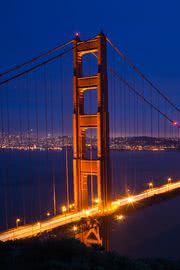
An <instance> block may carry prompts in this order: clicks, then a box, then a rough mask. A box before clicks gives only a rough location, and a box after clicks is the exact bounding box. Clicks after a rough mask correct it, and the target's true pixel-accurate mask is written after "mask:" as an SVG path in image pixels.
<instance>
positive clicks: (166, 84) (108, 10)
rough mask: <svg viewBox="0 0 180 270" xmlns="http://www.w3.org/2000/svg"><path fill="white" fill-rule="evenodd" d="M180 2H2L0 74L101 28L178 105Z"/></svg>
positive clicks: (58, 0) (174, 0)
mask: <svg viewBox="0 0 180 270" xmlns="http://www.w3.org/2000/svg"><path fill="white" fill-rule="evenodd" d="M179 10H180V2H179V1H178V0H171V1H167V0H164V1H162V0H156V1H155V0H151V1H149V0H147V1H145V0H144V1H143V0H136V1H134V0H126V1H121V0H119V1H118V0H111V1H107V0H104V1H103V0H99V1H93V0H91V1H85V0H84V1H82V0H80V1H72V0H70V1H63V0H51V1H50V0H31V1H23V0H6V1H5V0H4V1H3V0H2V1H1V9H0V25H1V28H0V31H1V33H0V34H1V45H0V47H1V50H0V72H2V71H4V70H6V69H7V68H9V67H11V66H13V65H15V64H18V63H21V62H22V61H24V60H25V59H28V58H30V57H33V56H35V55H38V54H39V53H41V52H43V51H45V50H46V49H49V48H51V47H53V46H55V45H56V44H58V43H61V42H64V41H66V40H68V39H71V38H73V34H74V32H75V31H79V32H80V33H81V37H82V39H83V38H88V37H90V36H92V35H94V34H96V33H98V32H99V31H100V30H103V31H104V32H105V33H106V34H107V35H108V36H109V37H111V39H112V40H113V41H114V42H115V43H116V44H118V45H119V47H120V48H121V49H122V50H123V52H124V53H125V54H126V55H128V57H129V58H130V59H131V60H132V61H133V62H134V63H135V64H136V65H137V66H138V67H139V68H140V69H141V70H142V71H143V72H144V73H145V74H147V75H148V76H149V77H150V78H151V79H152V80H153V81H154V82H156V83H157V85H158V86H160V87H161V89H163V91H164V92H165V93H166V94H167V95H168V96H171V97H172V100H173V101H175V102H176V103H180V95H179V86H180V65H179V62H180V51H179V48H180V35H179V26H180V16H179Z"/></svg>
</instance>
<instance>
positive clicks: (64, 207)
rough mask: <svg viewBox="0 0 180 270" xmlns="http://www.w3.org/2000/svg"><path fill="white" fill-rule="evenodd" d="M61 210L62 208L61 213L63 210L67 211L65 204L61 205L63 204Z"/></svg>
mask: <svg viewBox="0 0 180 270" xmlns="http://www.w3.org/2000/svg"><path fill="white" fill-rule="evenodd" d="M61 210H62V212H63V213H65V212H66V211H67V208H66V206H65V205H63V206H62V207H61Z"/></svg>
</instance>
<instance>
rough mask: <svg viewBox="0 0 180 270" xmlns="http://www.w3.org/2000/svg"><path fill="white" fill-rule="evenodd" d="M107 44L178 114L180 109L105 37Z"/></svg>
mask: <svg viewBox="0 0 180 270" xmlns="http://www.w3.org/2000/svg"><path fill="white" fill-rule="evenodd" d="M106 39H107V41H108V42H109V44H110V45H111V46H112V48H113V49H114V50H115V51H116V52H117V53H118V54H119V55H120V56H121V57H122V58H123V59H124V60H125V61H126V62H127V63H128V65H129V66H130V67H131V68H132V69H133V70H134V71H135V72H136V73H137V74H138V75H140V77H141V78H142V79H144V80H145V81H146V82H147V83H148V84H149V85H150V86H151V87H152V88H153V89H154V90H155V91H156V92H157V93H158V94H159V95H161V96H162V97H163V98H164V99H165V100H166V101H167V102H168V103H169V104H170V105H171V106H172V107H173V108H174V109H175V110H177V111H178V112H180V109H179V108H178V107H177V105H175V104H174V103H173V102H172V101H171V100H170V99H169V98H168V97H167V96H166V95H165V94H163V93H162V91H160V90H159V88H157V87H156V86H155V85H154V84H153V83H152V81H151V80H150V79H148V78H147V77H146V76H145V75H144V74H143V73H142V72H141V71H140V70H139V69H138V68H137V67H136V66H135V65H134V64H133V63H132V62H131V61H130V60H129V58H127V57H126V55H125V54H124V53H123V52H122V51H121V50H120V49H119V48H118V47H117V46H115V45H114V43H113V42H112V41H111V40H110V39H109V38H108V37H106Z"/></svg>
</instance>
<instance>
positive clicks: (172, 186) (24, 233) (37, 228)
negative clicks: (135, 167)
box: [0, 181, 180, 242]
mask: <svg viewBox="0 0 180 270" xmlns="http://www.w3.org/2000/svg"><path fill="white" fill-rule="evenodd" d="M178 188H180V181H176V182H174V183H168V184H166V185H163V186H160V187H156V188H151V189H148V190H145V191H144V192H142V193H139V194H137V195H131V196H128V197H125V198H121V199H118V200H116V201H113V202H112V205H111V208H109V209H105V210H104V211H101V210H99V209H98V207H94V208H90V209H88V210H83V211H81V212H77V213H75V212H74V213H66V214H61V215H57V216H55V217H53V218H49V219H48V220H43V221H39V222H36V223H33V224H28V225H24V226H18V227H16V228H12V229H9V230H7V231H4V232H1V233H0V241H3V242H5V241H8V240H15V239H22V238H27V237H32V236H35V235H37V234H38V233H42V232H44V231H49V230H52V229H54V228H57V227H61V226H63V225H67V224H71V223H73V222H78V221H80V220H81V218H86V217H88V216H95V215H99V216H100V215H104V214H111V213H112V212H115V211H116V210H117V209H119V208H120V207H122V206H126V205H128V204H134V203H136V202H139V201H141V200H145V199H147V198H150V197H153V196H154V195H159V194H163V193H167V192H170V191H173V190H176V189H178Z"/></svg>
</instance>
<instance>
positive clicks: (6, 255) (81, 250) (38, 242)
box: [0, 238, 180, 270]
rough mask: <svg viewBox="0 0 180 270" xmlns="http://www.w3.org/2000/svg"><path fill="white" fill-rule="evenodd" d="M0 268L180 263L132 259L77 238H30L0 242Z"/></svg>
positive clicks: (147, 268) (166, 268)
mask: <svg viewBox="0 0 180 270" xmlns="http://www.w3.org/2000/svg"><path fill="white" fill-rule="evenodd" d="M0 269H1V270H4V269H7V270H9V269H33V270H34V269H52V270H56V269H62V270H69V269H71V270H90V269H92V270H93V269H97V270H102V269H107V270H115V269H122V270H151V269H152V270H177V269H178V270H179V269H180V261H171V260H166V259H138V260H133V259H129V258H126V257H123V256H120V255H119V254H117V253H114V252H105V251H103V250H102V249H101V248H99V247H97V246H95V247H93V248H87V247H85V246H84V245H83V244H82V243H80V242H79V241H77V240H75V239H60V240H57V239H43V240H42V239H38V238H34V239H29V240H21V241H20V240H19V241H14V242H6V243H0Z"/></svg>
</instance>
